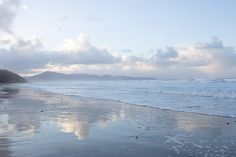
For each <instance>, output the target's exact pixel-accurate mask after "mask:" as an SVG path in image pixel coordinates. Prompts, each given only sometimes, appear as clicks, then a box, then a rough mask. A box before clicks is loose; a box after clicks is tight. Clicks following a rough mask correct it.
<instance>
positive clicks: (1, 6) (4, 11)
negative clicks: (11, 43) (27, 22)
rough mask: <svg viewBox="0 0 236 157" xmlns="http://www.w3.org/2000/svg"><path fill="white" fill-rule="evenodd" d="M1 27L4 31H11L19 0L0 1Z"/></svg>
mask: <svg viewBox="0 0 236 157" xmlns="http://www.w3.org/2000/svg"><path fill="white" fill-rule="evenodd" d="M0 2H1V3H0V29H1V30H2V31H5V32H8V33H10V32H11V28H12V23H13V19H14V18H15V15H16V12H17V9H18V7H19V6H20V1H19V0H1V1H0Z"/></svg>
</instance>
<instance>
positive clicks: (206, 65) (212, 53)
mask: <svg viewBox="0 0 236 157" xmlns="http://www.w3.org/2000/svg"><path fill="white" fill-rule="evenodd" d="M0 43H2V44H4V43H5V44H8V45H10V46H9V48H2V49H0V56H1V58H0V66H1V68H7V69H10V70H14V71H17V72H20V73H24V72H41V71H44V70H52V71H61V72H67V73H73V72H83V73H94V74H114V75H139V76H143V75H148V76H156V77H158V78H195V77H198V78H199V77H236V62H235V61H236V52H235V49H234V48H233V47H229V46H225V45H224V44H223V42H222V41H220V40H218V39H216V38H213V39H212V41H210V42H206V43H197V44H193V45H187V46H184V47H167V48H165V49H158V50H153V51H149V53H146V54H140V53H139V54H137V53H135V52H132V53H131V52H129V53H128V52H125V53H124V52H120V53H119V52H114V51H112V50H110V49H107V48H99V47H97V46H94V45H93V44H91V42H90V39H89V37H88V36H87V35H85V34H81V35H79V36H78V37H77V38H74V39H66V40H65V41H64V42H63V43H62V45H61V46H59V47H58V48H57V49H54V50H45V49H44V47H43V45H42V43H41V41H40V39H39V38H37V37H35V36H34V37H31V38H27V39H21V38H20V39H18V38H14V39H12V38H11V39H6V40H2V42H0Z"/></svg>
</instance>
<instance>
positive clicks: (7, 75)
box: [0, 70, 27, 83]
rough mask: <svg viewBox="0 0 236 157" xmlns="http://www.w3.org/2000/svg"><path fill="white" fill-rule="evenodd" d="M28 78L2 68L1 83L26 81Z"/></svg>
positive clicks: (0, 72) (0, 71) (0, 73)
mask: <svg viewBox="0 0 236 157" xmlns="http://www.w3.org/2000/svg"><path fill="white" fill-rule="evenodd" d="M26 82H27V81H26V79H24V78H23V77H21V76H19V75H17V74H15V73H13V72H10V71H8V70H0V83H26Z"/></svg>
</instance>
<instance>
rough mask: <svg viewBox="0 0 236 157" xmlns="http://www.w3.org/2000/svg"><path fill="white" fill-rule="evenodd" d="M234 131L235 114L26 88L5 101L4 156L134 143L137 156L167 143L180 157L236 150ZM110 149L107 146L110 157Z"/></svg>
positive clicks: (0, 118)
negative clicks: (226, 115) (177, 109)
mask: <svg viewBox="0 0 236 157" xmlns="http://www.w3.org/2000/svg"><path fill="white" fill-rule="evenodd" d="M228 122H229V123H230V124H227V123H228ZM235 131H236V123H234V118H223V117H217V116H207V115H200V114H194V113H184V112H174V111H169V110H165V111H164V110H159V109H154V108H150V107H145V106H137V105H129V104H126V103H122V102H117V101H111V100H104V99H90V98H78V97H68V96H64V95H57V94H50V93H46V92H42V91H36V90H31V89H22V90H21V91H19V92H18V93H17V94H16V95H15V96H13V97H12V98H11V99H9V102H8V103H7V104H1V109H0V155H1V156H3V157H8V156H31V155H30V153H32V152H36V154H35V155H34V156H44V155H46V154H53V155H54V156H63V153H62V152H61V150H62V149H66V150H70V151H71V152H70V153H71V154H70V155H68V154H67V155H68V156H76V154H78V153H82V154H81V155H82V156H84V155H85V154H86V153H88V152H87V151H88V150H91V149H98V148H101V149H102V150H103V148H104V149H105V148H111V150H112V149H121V148H122V149H123V148H124V149H125V150H126V149H131V148H133V147H135V150H136V151H137V152H134V151H132V152H130V153H131V154H132V155H135V154H136V153H137V154H136V155H139V156H141V155H142V151H144V150H145V151H147V150H149V151H150V152H149V153H153V155H154V154H156V153H157V151H158V150H159V148H163V147H164V149H163V151H164V152H165V153H169V154H172V155H173V154H175V155H177V156H178V155H179V156H181V155H183V154H186V153H187V154H189V153H192V154H193V155H194V154H195V155H196V153H198V152H202V154H201V155H203V154H204V153H207V154H208V155H210V154H211V155H214V154H216V153H218V154H219V153H220V154H227V155H229V154H230V155H232V154H236V152H235V150H234V149H233V148H234V147H235V145H236V135H235V134H234V133H235ZM113 144H117V148H114V147H113V146H112V145H113ZM88 145H89V147H87V146H88ZM205 146H207V147H205ZM78 147H79V148H78ZM154 148H155V149H154ZM26 149H27V150H28V151H27V150H26ZM142 149H143V150H142ZM219 149H220V150H222V151H221V152H218V151H217V150H219ZM29 150H30V151H29ZM111 150H109V149H108V150H107V149H106V151H108V152H107V153H108V154H109V155H110V154H112V152H109V151H111ZM207 150H210V152H207ZM113 151H114V150H113ZM145 151H144V152H145ZM159 151H160V150H159ZM138 152H139V154H138ZM28 153H29V154H28ZM126 153H127V152H126ZM2 154H4V155H2ZM101 154H102V153H101ZM64 155H65V154H64ZM86 155H88V154H86ZM125 155H127V154H125ZM162 155H163V154H162ZM91 156H95V154H94V155H91Z"/></svg>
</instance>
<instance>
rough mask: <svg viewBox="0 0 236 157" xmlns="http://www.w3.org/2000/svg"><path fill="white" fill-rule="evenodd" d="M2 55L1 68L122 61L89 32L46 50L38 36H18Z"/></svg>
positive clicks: (20, 68)
mask: <svg viewBox="0 0 236 157" xmlns="http://www.w3.org/2000/svg"><path fill="white" fill-rule="evenodd" d="M0 56H1V58H0V66H1V67H3V68H8V69H11V70H14V71H19V72H22V71H29V70H31V69H38V68H43V67H46V66H47V65H60V66H61V65H64V66H68V65H76V64H78V65H80V64H84V65H95V64H96V65H100V64H114V63H117V62H119V58H117V57H114V56H113V55H112V54H111V53H110V52H109V51H108V50H107V49H104V48H97V47H95V46H93V45H92V44H91V43H90V41H89V38H88V37H86V35H80V36H79V37H78V38H76V39H67V40H65V42H64V43H63V44H62V46H60V47H59V49H56V50H45V49H43V46H42V43H41V41H40V40H39V38H37V37H31V38H27V39H15V42H14V43H13V44H12V45H11V46H10V47H9V48H8V49H6V48H3V49H0Z"/></svg>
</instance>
